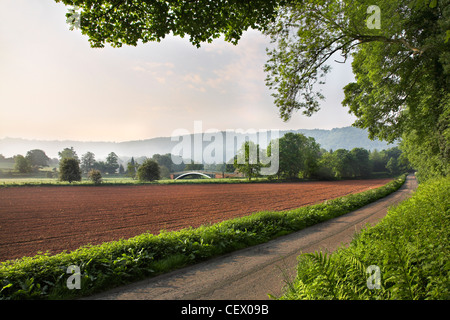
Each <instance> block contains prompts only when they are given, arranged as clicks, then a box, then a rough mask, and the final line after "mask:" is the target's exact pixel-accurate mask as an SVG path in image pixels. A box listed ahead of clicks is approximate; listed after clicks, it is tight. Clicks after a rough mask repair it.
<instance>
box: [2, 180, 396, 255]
mask: <svg viewBox="0 0 450 320" xmlns="http://www.w3.org/2000/svg"><path fill="white" fill-rule="evenodd" d="M389 181H390V179H373V180H351V181H330V182H301V183H255V184H192V185H186V184H184V185H140V186H138V185H136V186H95V187H94V186H76V187H74V186H47V187H12V188H3V189H0V261H4V260H8V259H15V258H20V257H23V256H33V255H35V254H37V253H38V252H46V251H48V252H49V253H50V254H56V253H59V252H62V251H65V250H67V251H71V250H75V249H77V248H79V247H80V246H83V245H87V244H93V245H95V244H101V243H103V242H106V241H114V240H119V239H127V238H130V237H133V236H136V235H139V234H142V233H144V232H150V233H153V234H158V233H159V232H160V231H161V230H163V229H164V230H179V229H182V228H185V227H189V226H192V227H198V226H200V225H203V224H210V223H216V222H220V221H223V220H227V219H231V218H235V217H240V216H244V215H249V214H251V213H254V212H258V211H264V210H272V211H281V210H289V209H293V208H297V207H301V206H305V205H310V204H315V203H319V202H323V201H325V200H328V199H333V198H336V197H340V196H344V195H347V194H350V193H357V192H362V191H365V190H368V189H371V188H377V187H380V186H382V185H384V184H386V183H387V182H389Z"/></svg>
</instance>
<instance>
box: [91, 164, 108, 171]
mask: <svg viewBox="0 0 450 320" xmlns="http://www.w3.org/2000/svg"><path fill="white" fill-rule="evenodd" d="M93 169H96V170H98V171H100V172H101V173H107V172H108V165H107V163H106V162H105V161H95V162H94V167H93Z"/></svg>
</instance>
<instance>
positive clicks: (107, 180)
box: [0, 176, 286, 188]
mask: <svg viewBox="0 0 450 320" xmlns="http://www.w3.org/2000/svg"><path fill="white" fill-rule="evenodd" d="M258 182H286V181H282V180H280V181H277V180H271V179H269V178H266V177H261V178H253V179H252V180H251V181H248V179H246V178H218V179H179V180H173V179H161V180H156V181H139V180H134V179H132V178H126V177H108V176H104V177H102V183H101V184H99V185H98V184H95V183H93V182H92V181H90V180H88V179H86V178H83V179H82V180H81V181H73V182H71V183H69V182H68V181H60V180H58V179H55V178H5V179H0V188H2V187H3V188H5V187H24V186H29V187H32V186H36V187H44V186H45V187H47V186H96V187H98V186H119V185H165V184H223V183H226V184H229V183H258Z"/></svg>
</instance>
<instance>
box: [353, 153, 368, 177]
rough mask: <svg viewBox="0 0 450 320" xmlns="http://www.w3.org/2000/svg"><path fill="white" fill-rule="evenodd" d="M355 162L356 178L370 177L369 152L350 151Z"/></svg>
mask: <svg viewBox="0 0 450 320" xmlns="http://www.w3.org/2000/svg"><path fill="white" fill-rule="evenodd" d="M350 154H351V157H352V159H353V161H354V163H353V171H354V173H355V176H356V177H363V178H365V177H368V176H369V175H370V163H369V151H367V150H366V149H364V148H353V149H352V150H351V151H350Z"/></svg>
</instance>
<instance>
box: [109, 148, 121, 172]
mask: <svg viewBox="0 0 450 320" xmlns="http://www.w3.org/2000/svg"><path fill="white" fill-rule="evenodd" d="M118 160H119V157H118V156H117V154H115V153H114V152H110V153H109V154H108V156H107V157H106V172H107V173H109V174H113V173H115V172H116V171H117V169H119V162H118Z"/></svg>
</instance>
